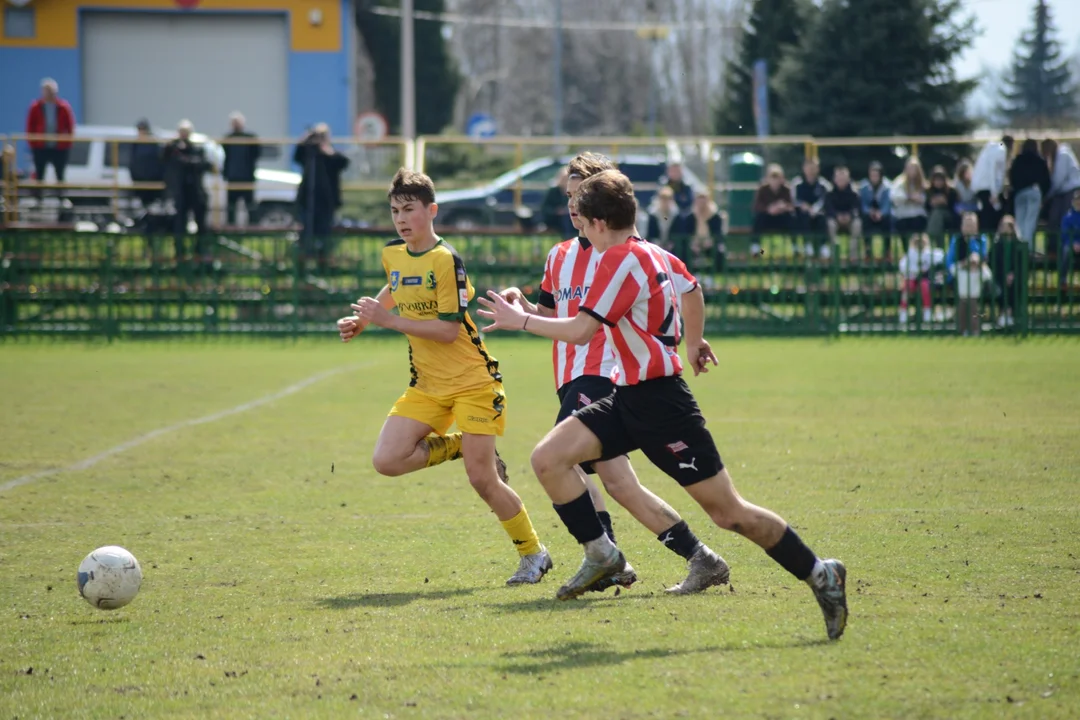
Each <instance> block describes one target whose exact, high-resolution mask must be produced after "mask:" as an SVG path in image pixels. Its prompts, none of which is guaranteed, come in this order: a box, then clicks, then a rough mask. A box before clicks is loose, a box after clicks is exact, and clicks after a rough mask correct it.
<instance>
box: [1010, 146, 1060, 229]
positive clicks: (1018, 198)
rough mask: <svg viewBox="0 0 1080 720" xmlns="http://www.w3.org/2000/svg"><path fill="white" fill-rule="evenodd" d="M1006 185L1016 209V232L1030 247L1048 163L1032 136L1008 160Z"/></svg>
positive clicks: (1046, 189) (1047, 180) (1045, 190)
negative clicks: (1011, 159) (1007, 180)
mask: <svg viewBox="0 0 1080 720" xmlns="http://www.w3.org/2000/svg"><path fill="white" fill-rule="evenodd" d="M1009 187H1010V188H1012V194H1013V205H1014V206H1015V209H1016V234H1017V236H1018V237H1019V238H1020V239H1021V240H1023V241H1024V242H1026V243H1027V244H1028V248H1029V249H1030V248H1034V247H1035V228H1036V227H1037V226H1038V224H1039V212H1040V210H1041V209H1042V201H1043V198H1044V197H1046V194H1047V193H1049V192H1050V166H1049V165H1048V164H1047V163H1046V159H1045V158H1044V157H1042V155H1040V154H1039V143H1038V142H1036V141H1035V139H1034V138H1028V139H1027V140H1025V141H1024V144H1023V145H1021V146H1020V154H1019V155H1017V156H1016V158H1015V159H1014V160H1013V161H1012V166H1011V167H1010V168H1009Z"/></svg>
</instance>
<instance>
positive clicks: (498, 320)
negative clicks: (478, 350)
mask: <svg viewBox="0 0 1080 720" xmlns="http://www.w3.org/2000/svg"><path fill="white" fill-rule="evenodd" d="M476 301H477V302H478V303H480V305H481V306H482V307H483V308H484V309H483V310H477V311H476V314H477V315H479V316H480V317H482V318H484V319H485V320H493V321H494V322H492V323H491V324H490V325H488V326H487V327H485V328H483V330H484V332H488V331H490V330H524V329H525V323H526V321H528V319H529V315H528V313H526V312H525V310H524V308H522V307H521V305H520V304H518V303H512V302H508V301H507V300H506V298H504V297H503V296H502V295H500V294H499V293H497V292H495V291H494V290H488V296H487V297H486V298H483V297H482V298H477V299H476Z"/></svg>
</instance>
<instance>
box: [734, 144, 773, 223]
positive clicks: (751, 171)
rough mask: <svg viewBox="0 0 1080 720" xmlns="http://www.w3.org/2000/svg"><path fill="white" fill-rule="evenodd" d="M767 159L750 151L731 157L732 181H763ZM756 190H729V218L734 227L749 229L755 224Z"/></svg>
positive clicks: (756, 182)
mask: <svg viewBox="0 0 1080 720" xmlns="http://www.w3.org/2000/svg"><path fill="white" fill-rule="evenodd" d="M764 167H765V161H764V160H762V158H761V156H760V155H755V154H754V153H750V152H742V153H737V154H736V155H735V156H734V157H733V158H731V176H730V177H731V182H733V183H754V184H755V185H756V184H758V183H760V182H761V176H762V172H763V168H764ZM755 192H756V190H729V191H728V218H729V224H730V225H731V227H732V228H745V229H747V230H749V229H750V228H752V227H753V226H754V193H755Z"/></svg>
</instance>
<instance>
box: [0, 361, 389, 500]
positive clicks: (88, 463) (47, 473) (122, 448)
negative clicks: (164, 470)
mask: <svg viewBox="0 0 1080 720" xmlns="http://www.w3.org/2000/svg"><path fill="white" fill-rule="evenodd" d="M369 365H371V363H360V364H358V365H343V366H341V367H338V368H333V369H331V370H324V371H323V372H320V373H315V374H314V375H312V376H311V377H309V378H305V379H304V380H301V381H300V382H298V383H295V384H293V385H289V386H288V387H286V388H283V389H281V390H278V391H277V392H274V393H270V394H269V395H264V396H262V397H261V398H257V399H255V400H251V401H250V402H246V403H241V404H240V405H237V406H235V407H231V408H228V409H227V410H219V411H218V412H215V413H210V414H209V415H203V416H202V417H200V418H194V419H192V420H184V421H183V422H178V423H175V424H173V425H168V426H166V427H163V428H158V429H157V430H151V431H150V432H148V433H146V434H145V435H139V436H138V437H135V438H132V439H131V440H127V441H125V442H122V443H120V444H119V445H115V446H113V447H111V448H109V449H108V450H104V451H102V452H99V453H98V454H97V455H92V456H91V457H88V458H86V459H84V460H80V461H79V462H77V463H74V464H72V465H68V466H67V467H59V468H50V469H48V470H40V471H38V472H35V473H30V474H29V475H23V476H22V477H18V478H15V479H14V480H9V481H8V482H6V483H4V484H3V485H0V492H4V491H6V490H12V489H14V488H17V487H19V486H20V485H26V484H28V483H32V482H34V481H35V480H40V479H41V478H46V477H51V476H53V475H58V474H60V473H65V472H74V471H77V470H87V469H89V468H92V467H93V466H95V465H97V464H98V463H99V462H101V461H102V460H105V459H107V458H110V457H112V456H113V455H119V454H120V453H122V452H126V451H128V450H131V449H132V448H134V447H138V446H139V445H142V444H143V443H147V442H150V441H151V440H154V439H156V438H159V437H161V436H162V435H168V434H170V433H174V432H176V431H178V430H183V429H185V428H189V427H195V426H196V425H205V424H207V423H212V422H217V421H218V420H222V419H224V418H227V417H229V416H230V415H238V414H239V413H242V412H247V411H248V410H254V409H255V408H257V407H262V406H263V405H267V404H269V403H272V402H274V401H275V400H280V399H281V398H284V397H288V396H289V395H294V394H296V393H298V392H300V391H301V390H303V389H305V388H307V387H310V386H312V385H314V384H315V383H318V382H322V381H323V380H326V379H328V378H331V377H333V376H335V375H340V374H341V373H344V372H349V371H350V370H357V369H359V368H362V367H367V366H369Z"/></svg>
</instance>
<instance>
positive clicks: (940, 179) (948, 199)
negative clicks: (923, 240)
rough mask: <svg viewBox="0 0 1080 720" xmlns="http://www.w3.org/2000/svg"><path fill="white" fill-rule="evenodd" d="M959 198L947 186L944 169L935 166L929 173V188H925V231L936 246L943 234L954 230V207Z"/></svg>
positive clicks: (947, 181)
mask: <svg viewBox="0 0 1080 720" xmlns="http://www.w3.org/2000/svg"><path fill="white" fill-rule="evenodd" d="M959 202H960V198H959V196H958V195H957V194H956V190H954V189H953V188H952V186H951V185H949V176H948V175H946V174H945V168H943V167H941V166H940V165H938V166H935V167H934V169H933V170H932V171H931V173H930V186H929V187H928V188H926V200H925V203H926V217H927V221H926V231H927V232H928V233H930V238H931V239H932V240H936V241H937V242H936V244H937V245H938V246H940V245H941V243H942V242H943V240H942V238H944V236H945V233H946V232H948V231H950V230H953V229H954V228H956V206H957V204H959Z"/></svg>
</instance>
